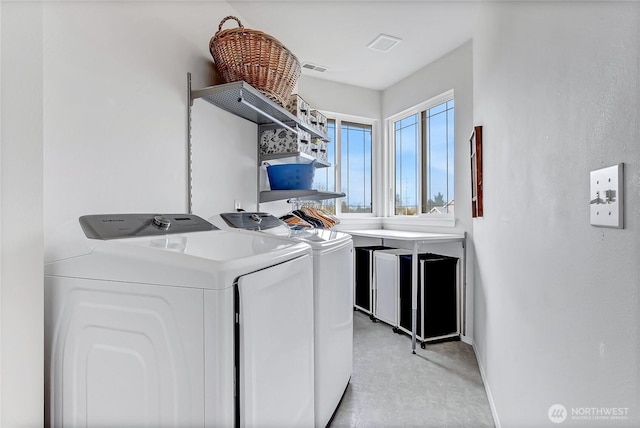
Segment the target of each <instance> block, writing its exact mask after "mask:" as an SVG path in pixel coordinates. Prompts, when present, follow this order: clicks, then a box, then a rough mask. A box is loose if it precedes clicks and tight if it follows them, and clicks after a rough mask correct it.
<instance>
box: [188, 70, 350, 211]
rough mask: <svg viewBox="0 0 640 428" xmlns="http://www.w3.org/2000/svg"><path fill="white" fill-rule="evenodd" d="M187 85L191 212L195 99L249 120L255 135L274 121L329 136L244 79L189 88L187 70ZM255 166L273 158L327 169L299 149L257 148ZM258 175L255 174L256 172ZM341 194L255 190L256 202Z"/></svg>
mask: <svg viewBox="0 0 640 428" xmlns="http://www.w3.org/2000/svg"><path fill="white" fill-rule="evenodd" d="M187 86H188V96H189V117H188V126H189V138H188V140H189V141H188V151H189V156H188V159H189V165H188V174H189V180H188V185H189V189H188V193H187V194H188V206H189V211H190V212H191V211H192V201H191V198H192V194H191V189H192V178H193V177H192V176H193V170H192V159H191V154H192V153H193V151H192V145H191V144H192V142H191V107H192V106H193V101H194V100H195V99H198V98H200V99H202V100H204V101H207V102H208V103H211V104H213V105H214V106H216V107H219V108H220V109H222V110H225V111H227V112H229V113H231V114H233V115H235V116H238V117H241V118H243V119H246V120H248V121H249V122H252V123H255V124H257V125H258V129H259V131H258V132H259V134H258V135H260V129H261V128H267V127H270V126H273V125H274V124H276V125H279V126H282V127H285V128H287V129H289V130H290V131H293V132H295V133H297V131H296V128H299V129H302V130H304V131H307V132H309V133H310V134H311V136H312V137H313V138H319V139H322V140H324V141H329V137H328V136H327V134H326V133H325V132H322V131H321V130H319V129H316V128H315V127H312V126H311V125H310V124H308V123H306V122H304V121H303V120H301V119H299V118H297V117H296V116H294V115H293V114H292V113H290V112H289V111H288V110H286V109H285V108H283V107H282V106H280V105H278V104H276V103H275V102H274V101H272V100H270V99H269V98H267V97H266V96H265V95H263V94H262V93H261V92H260V91H258V90H257V89H255V88H254V87H253V86H251V85H249V84H248V83H246V82H242V81H241V82H231V83H224V84H221V85H215V86H209V87H206V88H202V89H192V88H191V73H187ZM257 160H258V166H260V165H262V163H263V162H266V161H275V163H311V162H313V161H314V160H315V161H316V168H327V167H329V166H331V164H330V163H328V162H325V161H320V160H318V159H316V158H315V157H313V156H311V155H309V154H307V153H302V152H295V153H272V154H261V153H260V149H259V148H258V156H257ZM258 177H259V175H258ZM259 180H260V178H258V183H257V187H258V189H259V188H260V182H259ZM344 196H345V194H344V193H334V192H320V191H318V190H276V191H273V190H272V191H261V192H258V204H260V203H261V202H272V201H279V200H287V199H297V200H323V199H333V198H341V197H344Z"/></svg>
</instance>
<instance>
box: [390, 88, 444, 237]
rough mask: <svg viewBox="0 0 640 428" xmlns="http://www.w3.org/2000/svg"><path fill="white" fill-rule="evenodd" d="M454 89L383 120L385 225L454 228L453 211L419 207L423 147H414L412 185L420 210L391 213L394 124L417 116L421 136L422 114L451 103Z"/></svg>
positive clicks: (394, 188) (394, 175)
mask: <svg viewBox="0 0 640 428" xmlns="http://www.w3.org/2000/svg"><path fill="white" fill-rule="evenodd" d="M454 95H455V94H454V90H453V89H450V90H448V91H445V92H443V93H441V94H439V95H436V96H434V97H432V98H430V99H428V100H426V101H423V102H421V103H419V104H416V105H415V106H413V107H410V108H407V109H405V110H403V111H401V112H399V113H396V114H393V115H391V116H389V117H387V118H386V119H385V128H386V137H387V138H386V146H387V154H388V156H387V158H388V162H387V171H388V186H387V191H388V197H387V200H386V207H387V216H386V218H387V219H388V222H389V223H396V224H397V223H420V224H427V223H428V224H433V225H438V226H455V209H454V212H448V213H444V214H442V213H440V214H438V213H423V212H422V208H423V205H424V201H423V186H424V176H423V173H424V166H425V165H424V151H423V149H424V144H423V142H421V144H419V145H418V152H417V154H416V155H417V157H418V159H419V161H418V164H419V166H420V168H419V171H418V172H419V178H418V182H417V183H416V186H417V194H418V201H416V202H417V206H418V209H419V211H420V213H419V214H416V215H401V214H396V213H395V195H396V186H395V183H396V145H395V126H394V124H395V122H397V121H399V120H402V119H404V118H407V117H408V116H412V115H415V114H417V115H418V116H419V117H420V120H419V121H418V126H419V130H418V132H419V134H423V133H424V129H423V123H422V120H421V118H422V112H424V111H426V110H428V109H430V108H432V107H435V106H437V105H440V104H442V103H446V102H447V101H450V100H454V103H455V96H454ZM455 120H456V116H455V107H454V129H455ZM454 176H455V134H454ZM455 197H456V195H455V182H454V201H455Z"/></svg>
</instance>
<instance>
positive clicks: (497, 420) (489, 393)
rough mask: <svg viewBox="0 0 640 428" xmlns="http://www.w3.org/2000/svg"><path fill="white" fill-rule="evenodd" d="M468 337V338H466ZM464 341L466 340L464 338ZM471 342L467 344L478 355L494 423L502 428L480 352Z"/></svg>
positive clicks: (497, 427)
mask: <svg viewBox="0 0 640 428" xmlns="http://www.w3.org/2000/svg"><path fill="white" fill-rule="evenodd" d="M465 337H466V336H465ZM463 340H464V338H463ZM469 340H470V341H471V343H469V342H466V341H465V343H469V344H470V345H471V346H473V353H474V354H476V360H477V361H478V368H479V369H480V377H481V378H482V384H483V385H484V390H485V392H486V393H487V399H488V400H489V408H490V409H491V416H493V422H494V423H495V425H496V428H501V427H502V425H501V424H500V418H499V417H498V411H497V410H496V405H495V403H494V401H493V396H492V395H491V388H490V387H489V382H488V381H487V377H486V376H485V374H484V364H483V362H482V361H481V360H480V357H479V354H478V351H477V349H476V346H475V345H474V344H473V340H472V339H469Z"/></svg>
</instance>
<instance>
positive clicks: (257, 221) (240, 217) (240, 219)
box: [220, 212, 285, 230]
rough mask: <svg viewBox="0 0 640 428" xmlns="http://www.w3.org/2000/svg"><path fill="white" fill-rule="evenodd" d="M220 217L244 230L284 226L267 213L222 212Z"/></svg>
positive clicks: (232, 225) (280, 221) (230, 224)
mask: <svg viewBox="0 0 640 428" xmlns="http://www.w3.org/2000/svg"><path fill="white" fill-rule="evenodd" d="M220 217H222V219H223V220H224V221H225V222H226V223H227V224H228V225H229V226H231V227H234V228H236V229H245V230H267V229H271V228H274V227H279V226H285V223H284V222H283V221H282V220H280V219H279V218H277V217H276V216H274V215H271V214H269V213H259V212H258V213H249V212H237V213H222V214H220Z"/></svg>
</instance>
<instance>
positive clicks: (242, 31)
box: [209, 16, 300, 106]
mask: <svg viewBox="0 0 640 428" xmlns="http://www.w3.org/2000/svg"><path fill="white" fill-rule="evenodd" d="M229 19H234V20H235V21H236V22H237V23H238V26H239V28H232V29H227V30H223V29H222V25H223V24H224V23H225V21H227V20H229ZM209 50H210V51H211V55H212V56H213V60H214V61H215V63H216V66H217V68H218V72H219V73H220V75H221V76H222V79H223V80H224V81H225V83H229V82H237V81H239V80H244V81H245V82H247V83H248V84H250V85H251V86H253V87H254V88H256V89H258V90H259V91H260V92H262V93H263V94H265V95H266V96H268V97H269V98H271V99H272V100H274V101H275V102H277V103H278V104H280V105H281V106H284V105H286V103H287V100H288V98H289V96H290V95H291V92H292V91H293V88H294V86H295V84H296V82H297V81H298V77H300V62H299V61H298V59H297V58H296V57H295V55H293V54H292V53H291V52H290V51H289V50H288V49H287V48H286V47H284V45H283V44H282V43H280V42H279V41H278V40H277V39H275V38H273V37H271V36H270V35H268V34H265V33H263V32H261V31H256V30H248V29H246V28H244V27H243V26H242V23H241V22H240V20H239V19H238V18H236V17H234V16H227V17H226V18H224V19H223V20H222V21H221V22H220V25H219V26H218V31H217V32H216V34H214V36H213V37H212V38H211V41H210V42H209Z"/></svg>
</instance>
